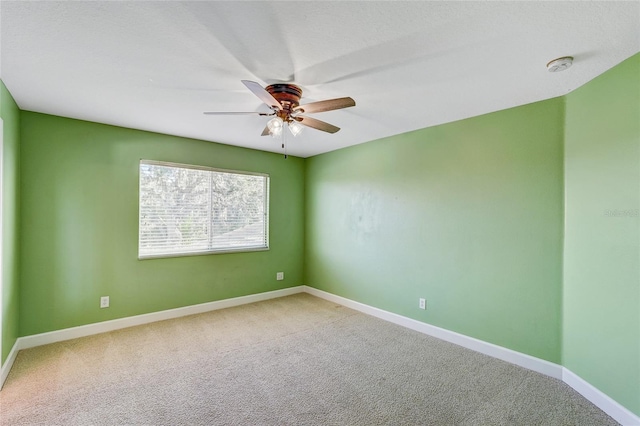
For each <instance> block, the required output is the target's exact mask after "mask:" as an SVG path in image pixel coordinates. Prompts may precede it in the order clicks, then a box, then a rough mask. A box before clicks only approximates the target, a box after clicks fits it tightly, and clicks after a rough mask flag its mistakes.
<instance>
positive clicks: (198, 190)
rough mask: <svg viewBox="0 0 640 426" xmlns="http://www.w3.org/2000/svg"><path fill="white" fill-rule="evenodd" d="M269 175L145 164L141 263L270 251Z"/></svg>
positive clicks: (141, 183) (164, 164)
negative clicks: (174, 258) (232, 252)
mask: <svg viewBox="0 0 640 426" xmlns="http://www.w3.org/2000/svg"><path fill="white" fill-rule="evenodd" d="M268 216H269V175H266V174H258V173H246V172H233V171H228V170H217V169H211V168H207V167H199V166H189V165H184V164H173V163H161V162H157V161H148V160H141V161H140V228H139V231H138V236H139V238H138V258H140V259H144V258H153V257H170V256H184V255H194V254H205V253H219V252H229V251H252V250H267V249H268V248H269V232H268V230H269V220H268Z"/></svg>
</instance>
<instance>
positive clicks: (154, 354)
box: [0, 294, 617, 426]
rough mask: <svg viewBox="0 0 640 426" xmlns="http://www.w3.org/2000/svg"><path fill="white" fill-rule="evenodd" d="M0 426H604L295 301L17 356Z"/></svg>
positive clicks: (543, 391)
mask: <svg viewBox="0 0 640 426" xmlns="http://www.w3.org/2000/svg"><path fill="white" fill-rule="evenodd" d="M0 413H1V414H0V423H1V424H2V425H94V424H95V425H580V426H583V425H615V424H617V423H616V422H615V421H613V420H612V419H611V418H610V417H608V416H607V415H605V414H604V413H603V412H602V411H600V410H599V409H598V408H596V407H595V406H594V405H592V404H591V403H589V402H588V401H587V400H585V399H584V398H583V397H581V396H580V395H579V394H577V393H576V392H575V391H573V390H572V389H571V388H570V387H568V386H567V385H565V384H564V383H562V382H561V381H558V380H555V379H551V378H549V377H546V376H543V375H540V374H537V373H534V372H531V371H528V370H525V369H523V368H520V367H517V366H515V365H512V364H508V363H506V362H502V361H499V360H496V359H493V358H490V357H488V356H485V355H482V354H478V353H476V352H473V351H470V350H467V349H464V348H461V347H459V346H456V345H453V344H450V343H447V342H443V341H441V340H438V339H435V338H432V337H429V336H425V335H422V334H420V333H417V332H414V331H411V330H407V329H404V328H402V327H399V326H396V325H394V324H390V323H387V322H385V321H382V320H379V319H377V318H373V317H370V316H367V315H364V314H361V313H359V312H356V311H353V310H350V309H347V308H345V307H342V306H339V305H336V304H333V303H330V302H327V301H324V300H321V299H318V298H315V297H313V296H310V295H307V294H299V295H294V296H289V297H283V298H280V299H274V300H270V301H266V302H260V303H255V304H251V305H245V306H240V307H235V308H230V309H224V310H219V311H213V312H209V313H205V314H200V315H194V316H189V317H184V318H180V319H175V320H169V321H162V322H158V323H154V324H148V325H144V326H139V327H132V328H128V329H123V330H119V331H114V332H110V333H104V334H100V335H95V336H91V337H86V338H81V339H75V340H70V341H66V342H60V343H56V344H51V345H47V346H41V347H37V348H32V349H28V350H24V351H21V352H20V353H19V354H18V357H17V359H16V362H15V364H14V366H13V368H12V370H11V373H10V375H9V377H8V379H7V382H6V384H5V387H4V389H3V390H2V391H1V392H0Z"/></svg>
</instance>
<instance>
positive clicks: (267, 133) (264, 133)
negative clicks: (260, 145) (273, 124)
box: [260, 126, 271, 136]
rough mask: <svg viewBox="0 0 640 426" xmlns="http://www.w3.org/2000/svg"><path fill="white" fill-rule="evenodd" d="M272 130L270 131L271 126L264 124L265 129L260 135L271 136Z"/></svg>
mask: <svg viewBox="0 0 640 426" xmlns="http://www.w3.org/2000/svg"><path fill="white" fill-rule="evenodd" d="M270 134H271V132H270V131H269V126H264V130H263V131H262V134H261V135H260V136H269V135H270Z"/></svg>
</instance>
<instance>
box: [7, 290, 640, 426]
mask: <svg viewBox="0 0 640 426" xmlns="http://www.w3.org/2000/svg"><path fill="white" fill-rule="evenodd" d="M302 292H305V293H309V294H311V295H312V296H316V297H319V298H321V299H325V300H328V301H331V302H334V303H337V304H340V305H343V306H346V307H348V308H351V309H354V310H356V311H359V312H363V313H365V314H368V315H371V316H374V317H377V318H380V319H383V320H385V321H389V322H391V323H394V324H397V325H400V326H402V327H406V328H409V329H411V330H415V331H418V332H420V333H424V334H427V335H429V336H433V337H436V338H438V339H442V340H445V341H447V342H451V343H454V344H456V345H459V346H462V347H465V348H468V349H471V350H474V351H476V352H480V353H483V354H485V355H489V356H491V357H494V358H497V359H501V360H503V361H506V362H510V363H512V364H516V365H519V366H521V367H524V368H527V369H529V370H533V371H536V372H538V373H542V374H545V375H547V376H550V377H553V378H556V379H559V380H562V381H564V382H565V383H566V384H568V385H569V386H571V387H572V388H573V389H574V390H576V391H577V392H578V393H580V394H581V395H582V396H584V397H585V398H586V399H588V400H589V401H591V402H592V403H593V404H594V405H596V406H597V407H599V408H600V409H601V410H602V411H604V412H605V413H607V414H608V415H609V416H611V417H612V418H614V419H615V420H616V421H617V422H619V423H621V424H622V425H625V426H640V417H638V416H636V415H635V414H634V413H632V412H631V411H629V410H627V409H626V408H624V407H623V406H622V405H620V404H619V403H617V402H616V401H614V400H613V399H611V398H610V397H609V396H607V395H606V394H604V393H603V392H601V391H600V390H598V389H597V388H596V387H594V386H592V385H591V384H589V383H588V382H586V381H585V380H583V379H582V378H580V377H579V376H578V375H576V374H575V373H573V372H571V371H570V370H568V369H567V368H564V367H562V366H560V365H558V364H554V363H552V362H549V361H545V360H543V359H540V358H536V357H533V356H530V355H527V354H523V353H521V352H516V351H514V350H511V349H507V348H504V347H502V346H498V345H494V344H492V343H488V342H485V341H482V340H478V339H475V338H473V337H469V336H465V335H463V334H459V333H456V332H454V331H449V330H446V329H444V328H440V327H436V326H434V325H431V324H426V323H423V322H420V321H417V320H414V319H411V318H407V317H404V316H402V315H398V314H394V313H392V312H388V311H385V310H382V309H379V308H375V307H373V306H369V305H365V304H364V303H360V302H356V301H353V300H350V299H347V298H345V297H342V296H336V295H335V294H331V293H327V292H326V291H322V290H318V289H316V288H313V287H309V286H304V285H303V286H297V287H290V288H285V289H282V290H275V291H269V292H265V293H258V294H252V295H248V296H241V297H234V298H232V299H225V300H218V301H215V302H208V303H201V304H198V305H192V306H185V307H183V308H176V309H169V310H166V311H160V312H153V313H150V314H144V315H136V316H133V317H127V318H120V319H115V320H111V321H104V322H99V323H95V324H87V325H83V326H79V327H73V328H67V329H63V330H57V331H52V332H49V333H42V334H35V335H32V336H25V337H20V338H18V340H17V341H16V343H15V344H14V345H13V348H12V349H11V352H10V353H9V356H8V357H7V359H6V360H5V362H4V364H3V365H2V369H1V370H0V389H2V386H3V385H4V382H5V380H6V379H7V376H8V375H9V371H10V370H11V367H12V366H13V363H14V361H15V359H16V356H17V355H18V351H20V350H22V349H28V348H32V347H35V346H41V345H47V344H50V343H56V342H61V341H64V340H70V339H76V338H79V337H85V336H91V335H94V334H99V333H105V332H109V331H114V330H119V329H122V328H127V327H133V326H136V325H142V324H149V323H152V322H156V321H164V320H168V319H173V318H179V317H183V316H187V315H194V314H200V313H204V312H209V311H214V310H218V309H225V308H231V307H234V306H240V305H245V304H248V303H255V302H261V301H263V300H269V299H275V298H278V297H284V296H290V295H292V294H297V293H302Z"/></svg>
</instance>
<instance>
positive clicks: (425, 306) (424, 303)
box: [420, 298, 427, 309]
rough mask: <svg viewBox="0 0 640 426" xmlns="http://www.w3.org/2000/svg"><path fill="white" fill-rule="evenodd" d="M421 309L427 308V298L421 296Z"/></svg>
mask: <svg viewBox="0 0 640 426" xmlns="http://www.w3.org/2000/svg"><path fill="white" fill-rule="evenodd" d="M420 309H427V300H426V299H422V298H420Z"/></svg>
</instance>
